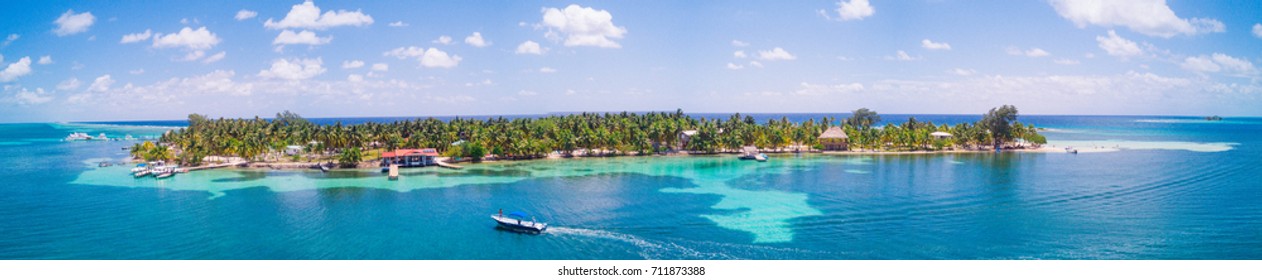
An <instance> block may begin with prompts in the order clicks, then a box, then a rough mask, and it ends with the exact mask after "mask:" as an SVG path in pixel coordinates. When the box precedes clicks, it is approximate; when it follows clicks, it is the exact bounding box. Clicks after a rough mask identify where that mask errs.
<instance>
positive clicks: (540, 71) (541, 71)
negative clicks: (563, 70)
mask: <svg viewBox="0 0 1262 280" xmlns="http://www.w3.org/2000/svg"><path fill="white" fill-rule="evenodd" d="M556 72H557V70H556V69H553V68H552V67H543V68H539V73H556Z"/></svg>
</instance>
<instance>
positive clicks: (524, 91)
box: [517, 90, 539, 96]
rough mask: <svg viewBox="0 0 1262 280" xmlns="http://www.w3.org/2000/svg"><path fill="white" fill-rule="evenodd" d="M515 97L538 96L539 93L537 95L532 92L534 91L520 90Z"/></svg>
mask: <svg viewBox="0 0 1262 280" xmlns="http://www.w3.org/2000/svg"><path fill="white" fill-rule="evenodd" d="M517 95H520V96H535V95H539V93H538V92H534V91H529V90H521V91H518V92H517Z"/></svg>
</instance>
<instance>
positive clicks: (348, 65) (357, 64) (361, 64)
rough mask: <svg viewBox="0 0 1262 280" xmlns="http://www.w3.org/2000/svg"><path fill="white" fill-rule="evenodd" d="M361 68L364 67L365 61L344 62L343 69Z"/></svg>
mask: <svg viewBox="0 0 1262 280" xmlns="http://www.w3.org/2000/svg"><path fill="white" fill-rule="evenodd" d="M359 67H364V61H363V60H347V61H342V69H355V68H359Z"/></svg>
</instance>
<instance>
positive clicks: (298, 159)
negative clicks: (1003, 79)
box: [131, 105, 1047, 168]
mask: <svg viewBox="0 0 1262 280" xmlns="http://www.w3.org/2000/svg"><path fill="white" fill-rule="evenodd" d="M880 122H881V117H880V115H879V114H877V112H875V111H872V110H869V109H867V108H861V109H858V110H855V111H853V112H852V114H851V116H849V117H848V118H845V119H838V118H834V117H824V118H822V119H820V120H815V119H808V120H805V121H801V122H793V121H790V120H788V118H787V117H782V118H781V119H779V120H776V119H770V120H767V121H766V122H765V123H758V122H757V121H755V119H754V118H753V117H751V116H748V115H745V116H742V115H741V114H739V113H736V114H733V115H731V116H730V117H728V118H727V119H717V118H715V119H706V118H693V117H691V116H688V115H685V114H684V113H683V111H682V110H676V111H675V112H649V113H640V114H637V113H628V112H622V113H579V114H568V115H554V116H545V117H539V118H515V119H508V118H504V117H493V118H488V119H485V120H483V119H469V118H455V119H452V120H450V121H441V120H438V119H435V118H425V119H420V118H418V119H413V120H405V121H396V122H391V123H374V122H368V123H363V124H356V125H342V124H341V122H337V123H335V124H332V125H317V124H314V123H312V122H310V121H308V120H306V119H304V118H303V117H302V116H300V115H298V114H296V113H292V112H289V111H285V112H282V113H278V114H276V117H275V118H272V119H270V120H269V119H263V118H259V117H255V118H253V119H224V118H219V119H210V118H207V117H206V116H204V115H199V114H191V115H189V117H188V127H186V128H181V129H177V130H171V131H168V132H166V133H164V134H163V135H162V137H161V138H160V139H158V141H157V142H156V143H155V142H149V141H146V142H143V143H137V144H135V145H134V146H133V147H131V155H132V156H133V157H134V158H135V159H136V160H144V161H175V162H178V163H179V164H180V165H182V166H206V165H209V164H220V165H223V164H224V163H225V162H229V163H234V164H233V165H248V166H255V167H272V168H277V167H309V166H312V165H313V164H322V165H323V164H327V165H329V166H339V167H349V168H353V167H361V168H365V167H377V166H386V165H388V164H390V163H397V162H398V161H399V160H400V159H402V158H403V157H405V156H413V155H422V156H423V157H424V158H425V159H424V161H423V162H421V164H420V165H433V164H434V162H433V161H435V160H436V158H439V157H441V160H444V161H450V162H457V161H472V162H479V161H483V160H527V159H539V158H569V157H604V156H647V155H688V154H707V155H708V154H719V153H738V152H746V153H747V152H750V151H751V150H752V151H757V152H768V153H785V152H823V153H856V152H860V153H907V152H989V151H994V150H1029V149H1036V148H1039V147H1040V146H1041V145H1043V144H1045V143H1047V140H1046V139H1045V138H1044V137H1043V136H1042V135H1040V134H1039V133H1038V130H1039V129H1037V128H1035V127H1034V125H1032V124H1022V123H1021V122H1019V121H1017V109H1016V107H1014V106H1011V105H1004V106H1001V107H998V108H994V109H991V110H990V111H989V112H987V113H986V114H984V115H983V116H982V119H981V120H979V121H977V122H974V123H958V124H955V125H947V124H934V123H932V122H920V121H917V120H916V119H915V117H911V118H909V119H908V120H907V121H905V122H903V123H901V124H896V123H887V124H885V125H883V126H876V124H878V123H880ZM413 159H415V158H413Z"/></svg>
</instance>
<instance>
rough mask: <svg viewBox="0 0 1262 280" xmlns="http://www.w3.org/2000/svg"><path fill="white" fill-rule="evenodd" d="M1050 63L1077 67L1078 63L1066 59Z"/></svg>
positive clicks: (1075, 60)
mask: <svg viewBox="0 0 1262 280" xmlns="http://www.w3.org/2000/svg"><path fill="white" fill-rule="evenodd" d="M1052 62H1053V63H1056V64H1060V65H1078V63H1079V62H1078V60H1077V59H1068V58H1065V59H1057V60H1052Z"/></svg>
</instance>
